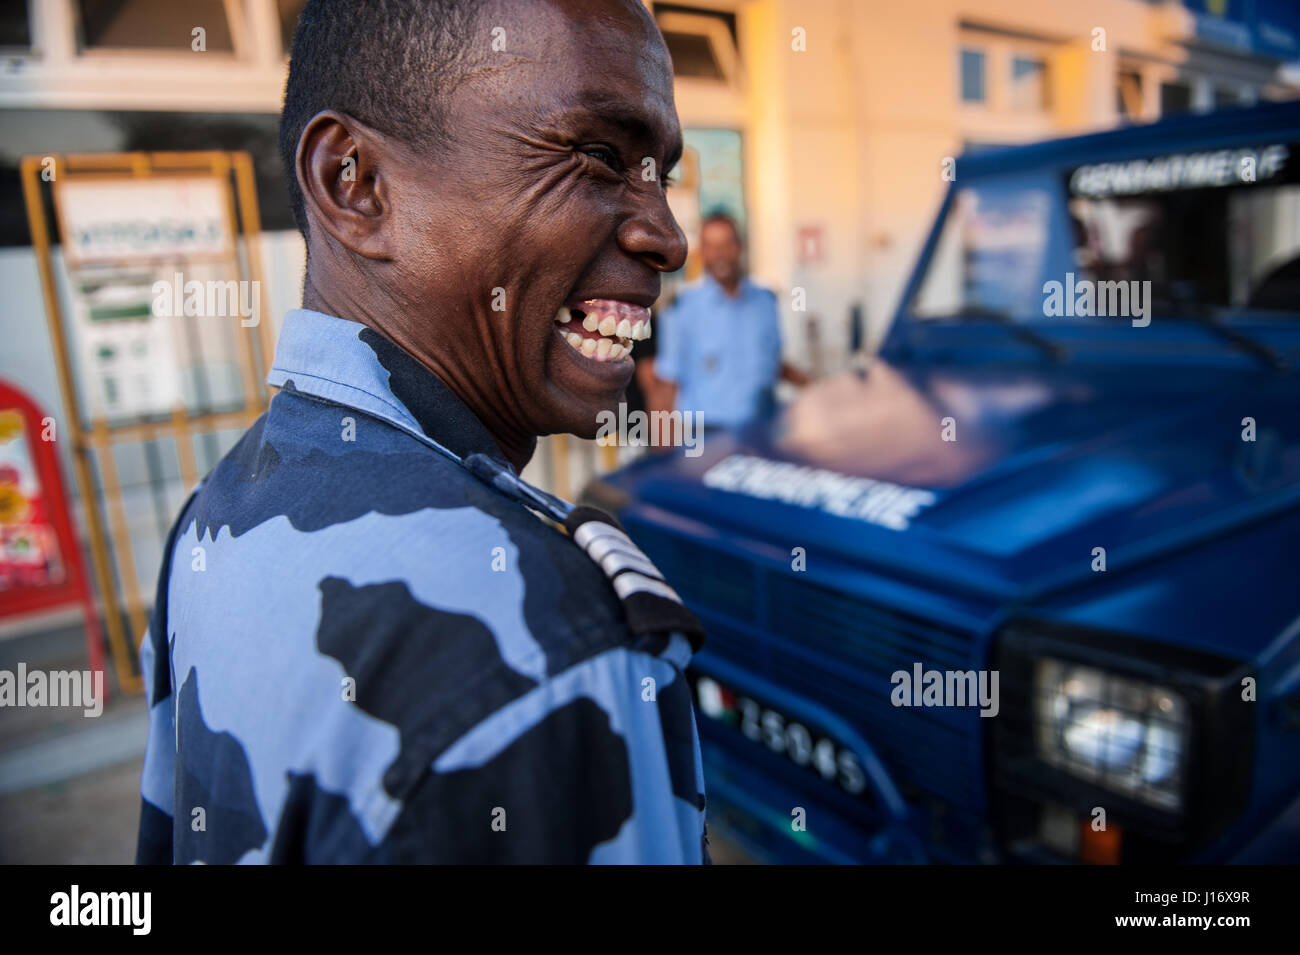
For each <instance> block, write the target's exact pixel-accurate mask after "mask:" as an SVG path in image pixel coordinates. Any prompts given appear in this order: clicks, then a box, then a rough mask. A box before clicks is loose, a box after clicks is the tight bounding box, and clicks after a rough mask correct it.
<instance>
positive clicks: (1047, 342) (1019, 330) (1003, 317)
mask: <svg viewBox="0 0 1300 955" xmlns="http://www.w3.org/2000/svg"><path fill="white" fill-rule="evenodd" d="M957 316H958V317H960V318H987V319H989V320H990V321H992V322H995V323H996V324H998V325H1001V326H1002V327H1003V328H1006V329H1007V330H1009V331H1010V332H1011V334H1012V335H1013V336H1014V337H1016V338H1018V339H1020V340H1021V341H1022V342H1025V343H1027V344H1030V345H1033V346H1034V347H1035V348H1037V349H1039V350H1040V351H1042V352H1045V353H1046V354H1047V357H1048V358H1050V359H1052V361H1064V360H1065V359H1066V358H1067V357H1068V356H1069V354H1070V352H1069V350H1068V349H1067V348H1066V347H1065V346H1064V345H1061V344H1059V343H1057V342H1054V341H1052V340H1051V339H1050V338H1048V337H1047V336H1046V335H1040V334H1038V333H1037V332H1035V331H1031V330H1030V329H1028V328H1025V327H1024V326H1023V325H1021V324H1020V323H1019V322H1017V321H1016V320H1015V319H1013V318H1012V317H1011V313H1010V312H1008V311H1006V310H1005V309H996V308H985V307H983V306H979V305H963V306H962V307H961V309H960V310H959V311H958V312H957Z"/></svg>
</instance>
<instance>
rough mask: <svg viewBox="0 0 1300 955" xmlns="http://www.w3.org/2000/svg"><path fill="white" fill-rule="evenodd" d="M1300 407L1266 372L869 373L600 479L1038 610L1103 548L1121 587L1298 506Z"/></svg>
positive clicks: (1296, 395)
mask: <svg viewBox="0 0 1300 955" xmlns="http://www.w3.org/2000/svg"><path fill="white" fill-rule="evenodd" d="M1157 379H1158V380H1157ZM1297 408H1300V384H1298V382H1297V378H1296V376H1295V375H1294V374H1282V373H1277V372H1269V371H1253V370H1251V371H1244V370H1243V371H1239V370H1230V371H1229V370H1214V371H1207V370H1206V369H1205V368H1203V367H1201V368H1188V369H1172V370H1171V369H1170V368H1168V367H1161V368H1158V369H1152V370H1150V371H1146V370H1144V369H1143V368H1141V367H1135V366H1131V365H1130V366H1125V367H1121V368H1103V369H1098V368H1087V369H1080V368H1070V367H1068V366H1063V367H1053V368H1044V367H1042V366H1033V367H1026V368H1023V369H1019V368H1015V367H1002V368H988V367H981V368H967V367H948V366H928V367H910V368H906V369H904V368H900V367H896V366H892V365H890V364H888V363H886V362H885V361H883V360H878V361H876V362H875V363H873V364H872V365H871V366H870V368H869V370H868V371H866V373H865V374H846V375H843V376H839V377H836V378H832V379H828V380H825V381H822V382H820V383H818V384H816V385H813V386H811V387H809V388H806V389H804V390H803V391H802V392H801V393H800V395H799V397H798V398H797V399H796V400H795V401H794V402H793V403H792V404H791V405H789V406H788V407H787V408H786V409H785V410H784V411H783V412H781V413H780V414H778V415H776V416H774V417H772V418H769V419H765V420H761V421H758V422H755V423H754V424H752V425H751V426H749V427H747V428H745V429H741V430H739V431H709V430H706V431H704V432H703V434H702V435H696V436H695V437H696V440H697V441H698V444H697V445H696V446H695V447H693V448H692V447H687V448H685V449H683V448H672V449H664V450H660V451H658V453H650V454H647V455H646V456H645V457H644V458H643V459H641V460H640V461H638V462H637V463H635V464H633V465H632V466H630V467H628V468H626V469H624V470H623V471H622V472H620V473H618V474H615V475H612V476H609V477H608V478H607V479H606V481H607V483H608V484H612V485H614V487H615V488H616V489H618V491H621V492H624V493H626V494H627V495H628V499H627V506H628V507H630V508H632V509H640V510H641V512H642V513H641V517H642V518H643V519H649V520H660V521H662V520H671V519H672V518H673V517H677V518H685V519H693V520H694V521H696V522H700V523H703V524H707V525H709V526H711V527H714V528H717V529H718V530H719V531H720V532H729V533H732V534H734V535H736V536H738V537H743V538H745V539H747V540H753V541H760V542H763V543H765V544H770V545H775V546H777V547H780V548H782V550H783V551H784V552H786V553H788V552H789V551H790V549H791V548H793V547H795V546H802V547H805V548H807V549H808V553H814V552H820V553H833V554H835V555H836V556H837V557H839V558H842V559H844V560H846V561H849V562H858V563H862V564H867V565H875V566H878V567H881V568H884V569H887V570H888V571H889V572H890V573H892V574H903V575H907V576H909V577H913V578H922V579H934V578H942V580H943V581H944V586H945V587H948V588H959V589H965V590H968V591H970V592H971V593H973V594H980V595H983V596H987V597H994V598H998V599H1000V600H1009V599H1035V598H1041V597H1042V596H1044V595H1046V594H1049V593H1052V592H1053V591H1057V590H1060V589H1062V588H1067V587H1069V586H1071V585H1073V584H1075V583H1077V582H1079V581H1081V580H1085V579H1087V578H1088V577H1089V576H1090V575H1092V574H1095V573H1096V572H1097V569H1096V560H1097V557H1098V554H1099V552H1098V551H1097V550H1096V549H1097V548H1103V549H1104V558H1105V569H1106V571H1108V572H1109V573H1111V574H1114V573H1116V572H1123V571H1124V570H1125V569H1126V568H1129V567H1133V566H1135V565H1140V564H1144V563H1148V562H1150V561H1152V560H1154V559H1156V558H1158V557H1159V556H1160V555H1161V554H1163V553H1166V552H1169V551H1171V550H1174V549H1180V548H1186V547H1188V546H1190V545H1191V544H1193V543H1194V542H1196V541H1198V540H1204V539H1208V538H1210V537H1212V536H1214V535H1217V534H1222V533H1225V532H1227V531H1230V530H1231V529H1232V528H1234V527H1237V526H1240V525H1242V524H1245V523H1248V522H1253V521H1258V520H1263V519H1265V518H1267V517H1268V516H1269V515H1270V514H1274V513H1276V512H1278V511H1280V510H1282V509H1284V508H1287V507H1291V506H1295V504H1296V502H1297V500H1298V499H1300V420H1298V418H1297V415H1296V409H1297ZM705 423H706V424H707V421H706V422H705ZM1252 429H1253V437H1254V440H1253V441H1251V440H1245V439H1244V438H1248V437H1250V436H1251V431H1252ZM620 496H621V495H620Z"/></svg>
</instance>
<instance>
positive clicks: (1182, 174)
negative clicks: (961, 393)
mask: <svg viewBox="0 0 1300 955" xmlns="http://www.w3.org/2000/svg"><path fill="white" fill-rule="evenodd" d="M1292 160H1294V162H1295V166H1294V167H1292V166H1291V161H1292ZM1298 169H1300V144H1295V145H1290V146H1286V145H1272V146H1262V147H1259V148H1258V149H1240V150H1219V151H1215V152H1207V153H1195V152H1192V153H1185V154H1179V155H1167V156H1159V157H1152V158H1150V159H1140V160H1129V161H1124V162H1117V163H1099V164H1093V165H1084V166H1079V167H1077V168H1075V169H1072V170H1069V171H1068V172H1067V174H1066V175H1065V177H1064V181H1062V179H1061V177H1060V175H1059V173H1053V174H1047V173H1043V174H1034V175H1033V176H1025V175H1023V174H1022V175H1018V176H1015V177H1010V176H1008V177H1006V178H1005V179H999V180H989V181H983V182H980V183H978V184H973V185H970V186H963V187H960V188H958V189H957V191H956V193H955V194H954V196H953V201H952V203H951V205H950V206H949V209H948V214H947V218H946V220H945V222H944V224H943V227H942V230H941V232H940V235H939V240H938V242H937V244H936V246H935V249H934V253H933V255H932V256H931V257H930V260H929V262H928V264H927V267H926V271H925V274H924V276H923V277H922V281H921V283H920V284H919V286H918V291H917V294H916V295H915V297H914V299H913V301H912V308H911V312H912V314H913V315H914V316H916V317H917V318H922V319H954V318H962V317H968V318H972V319H978V318H981V317H983V318H994V319H1001V320H1008V319H1009V320H1013V321H1016V322H1023V321H1035V320H1043V319H1045V318H1051V317H1053V316H1057V315H1061V314H1063V313H1062V312H1061V311H1059V306H1060V300H1059V298H1058V300H1057V301H1055V302H1053V301H1052V300H1051V296H1050V294H1049V292H1050V287H1049V283H1059V285H1060V287H1061V289H1062V290H1063V294H1064V295H1065V296H1067V297H1069V296H1071V292H1072V290H1074V289H1075V288H1081V287H1082V286H1081V285H1080V282H1082V281H1084V280H1086V281H1088V282H1091V283H1133V282H1137V283H1147V282H1149V283H1150V285H1149V286H1146V285H1144V286H1142V288H1143V291H1144V292H1145V298H1146V301H1147V304H1148V305H1151V304H1152V303H1154V308H1155V310H1156V311H1157V312H1159V313H1160V314H1162V315H1170V316H1171V317H1203V316H1205V315H1206V314H1208V313H1211V312H1216V311H1225V312H1254V313H1258V314H1259V315H1260V317H1265V316H1270V317H1277V316H1278V315H1279V313H1290V315H1291V317H1293V318H1294V317H1296V316H1297V315H1300V176H1297V174H1296V172H1297V170H1298ZM1135 288H1136V287H1135ZM1054 307H1055V308H1057V309H1058V310H1057V311H1053V308H1054ZM1067 308H1069V306H1068V305H1067ZM1064 314H1069V315H1074V314H1075V313H1074V312H1073V311H1067V312H1065V313H1064ZM1078 314H1079V315H1080V316H1082V317H1085V318H1086V317H1088V313H1087V312H1085V311H1080V312H1079V313H1078ZM1092 317H1103V313H1093V316H1092Z"/></svg>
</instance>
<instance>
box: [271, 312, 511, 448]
mask: <svg viewBox="0 0 1300 955" xmlns="http://www.w3.org/2000/svg"><path fill="white" fill-rule="evenodd" d="M266 383H267V384H268V385H272V386H274V387H277V388H282V389H284V390H286V391H288V390H293V391H299V392H302V393H304V394H309V395H314V396H315V397H317V398H323V399H325V400H326V401H332V402H334V403H335V404H340V405H346V406H347V407H349V408H355V409H356V410H358V411H362V412H364V413H365V414H367V415H370V416H371V417H375V418H379V419H381V420H383V421H387V422H388V423H389V424H392V425H394V426H396V427H398V428H401V429H402V430H403V431H408V432H411V433H413V434H418V435H423V436H424V437H427V438H432V439H433V440H434V441H436V442H438V443H439V444H441V445H442V446H443V447H445V448H447V449H448V450H449V451H452V452H453V453H455V454H457V455H459V456H460V457H462V458H463V457H465V456H466V455H469V454H474V453H483V454H488V455H490V456H491V457H494V458H496V459H498V460H500V461H503V462H505V455H504V454H502V453H501V449H500V447H499V446H498V445H497V443H496V441H495V440H493V438H492V436H491V434H489V433H488V430H487V428H485V427H484V426H483V423H482V422H481V421H479V420H478V418H477V417H476V416H475V415H474V413H473V412H472V411H470V410H469V408H468V407H467V406H466V405H465V403H464V402H463V401H461V400H460V399H459V398H458V397H456V395H455V394H454V393H453V392H452V391H451V389H450V388H448V387H447V386H446V385H445V384H443V382H442V380H441V379H440V378H439V377H438V376H437V375H435V374H434V373H433V372H431V371H429V369H427V368H425V367H424V366H423V365H421V364H420V363H419V362H418V361H416V360H415V359H414V358H412V357H411V356H410V355H408V354H407V353H406V352H405V351H403V350H402V349H401V348H399V347H398V346H397V345H395V344H393V343H392V342H391V341H389V340H388V339H387V338H385V337H384V336H382V335H380V334H379V333H378V332H376V331H375V330H374V329H372V328H370V327H368V326H366V325H362V324H360V323H359V322H353V321H348V320H347V319H343V318H336V317H335V316H333V315H326V314H324V313H322V312H314V311H312V310H310V309H305V308H299V309H293V310H292V311H290V312H289V313H288V314H287V315H285V318H284V324H283V326H282V327H281V329H280V340H279V342H278V343H277V345H276V348H275V363H274V365H272V367H271V373H270V374H269V375H267V376H266ZM512 470H513V469H512Z"/></svg>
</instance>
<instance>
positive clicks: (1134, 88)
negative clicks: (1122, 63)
mask: <svg viewBox="0 0 1300 955" xmlns="http://www.w3.org/2000/svg"><path fill="white" fill-rule="evenodd" d="M1115 111H1116V112H1117V113H1118V114H1119V116H1120V118H1121V119H1127V120H1139V119H1141V118H1142V112H1143V110H1142V74H1141V73H1139V72H1138V71H1137V70H1123V71H1121V72H1120V74H1119V85H1118V86H1117V87H1116V88H1115Z"/></svg>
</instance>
